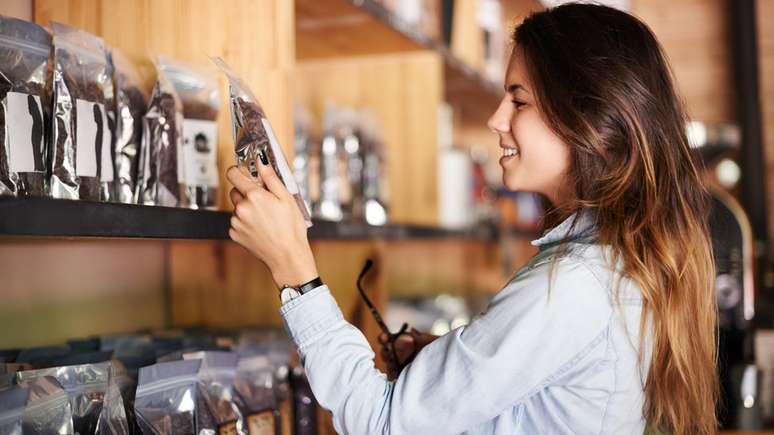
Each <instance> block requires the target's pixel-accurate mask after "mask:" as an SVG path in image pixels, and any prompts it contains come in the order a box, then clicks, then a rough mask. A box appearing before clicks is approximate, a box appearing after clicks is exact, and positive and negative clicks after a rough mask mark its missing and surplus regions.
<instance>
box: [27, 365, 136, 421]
mask: <svg viewBox="0 0 774 435" xmlns="http://www.w3.org/2000/svg"><path fill="white" fill-rule="evenodd" d="M110 372H111V363H110V362H109V361H106V362H102V363H98V364H81V365H72V366H63V367H52V368H47V369H39V370H30V371H24V372H18V373H17V374H16V376H17V380H18V381H19V382H20V383H24V382H26V381H30V380H34V379H38V378H41V377H46V376H50V377H53V378H55V379H56V380H57V381H58V382H59V384H61V385H62V387H63V388H64V390H65V392H66V393H67V397H68V400H69V402H70V409H71V412H72V419H73V428H74V430H75V432H77V433H78V434H80V435H93V434H98V435H127V434H128V433H129V429H128V426H127V423H126V414H125V411H124V405H123V401H122V400H121V396H120V392H119V391H118V389H117V387H116V386H115V383H114V382H111V378H110Z"/></svg>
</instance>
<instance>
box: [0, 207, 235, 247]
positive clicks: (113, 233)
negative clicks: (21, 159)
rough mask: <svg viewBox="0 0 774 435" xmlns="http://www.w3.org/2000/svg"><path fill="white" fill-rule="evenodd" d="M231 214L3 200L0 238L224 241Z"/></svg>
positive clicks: (0, 211) (161, 208)
mask: <svg viewBox="0 0 774 435" xmlns="http://www.w3.org/2000/svg"><path fill="white" fill-rule="evenodd" d="M228 216H229V215H228V213H223V212H216V211H206V210H189V209H182V208H170V207H149V206H141V205H131V204H112V203H101V202H92V201H70V200H65V199H45V198H26V199H14V198H2V199H0V234H2V235H15V236H44V237H45V236H49V237H126V238H150V239H225V238H227V237H228V227H229V221H228Z"/></svg>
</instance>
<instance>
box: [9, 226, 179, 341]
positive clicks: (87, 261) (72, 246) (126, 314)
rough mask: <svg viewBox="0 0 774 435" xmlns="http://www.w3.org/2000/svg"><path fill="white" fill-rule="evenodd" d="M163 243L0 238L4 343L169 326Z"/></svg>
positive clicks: (64, 338)
mask: <svg viewBox="0 0 774 435" xmlns="http://www.w3.org/2000/svg"><path fill="white" fill-rule="evenodd" d="M165 243H166V242H150V241H115V240H114V241H109V242H108V241H101V240H61V239H60V240H51V239H32V238H24V239H8V238H3V239H2V240H0V276H2V278H1V279H0V295H2V302H0V348H6V347H16V346H36V345H46V344H55V343H61V342H63V341H64V340H67V339H70V338H77V337H85V336H90V335H93V334H108V333H115V332H126V331H134V330H138V329H144V328H159V327H162V326H163V325H164V322H165V316H166V313H165V311H164V286H165V283H164V277H165V275H164V268H163V265H164V256H165Z"/></svg>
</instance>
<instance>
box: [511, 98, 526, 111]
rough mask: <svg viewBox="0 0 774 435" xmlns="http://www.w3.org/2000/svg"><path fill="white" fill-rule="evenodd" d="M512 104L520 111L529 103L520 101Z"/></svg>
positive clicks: (514, 101)
mask: <svg viewBox="0 0 774 435" xmlns="http://www.w3.org/2000/svg"><path fill="white" fill-rule="evenodd" d="M511 102H513V105H514V106H516V108H517V109H520V108H522V107H524V106H526V105H527V103H525V102H523V101H519V100H511Z"/></svg>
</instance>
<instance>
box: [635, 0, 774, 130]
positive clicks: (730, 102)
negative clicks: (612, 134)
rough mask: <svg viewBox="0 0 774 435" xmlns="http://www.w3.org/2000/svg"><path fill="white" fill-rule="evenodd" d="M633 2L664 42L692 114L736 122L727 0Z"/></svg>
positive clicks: (714, 119) (645, 0)
mask: <svg viewBox="0 0 774 435" xmlns="http://www.w3.org/2000/svg"><path fill="white" fill-rule="evenodd" d="M759 3H765V2H759ZM631 5H632V11H633V13H634V14H635V15H637V16H638V17H640V18H641V19H642V20H643V21H645V23H647V24H648V26H650V28H651V29H652V30H653V32H654V33H655V34H656V37H657V38H658V40H659V41H660V42H661V45H663V47H664V50H665V51H666V54H667V56H668V58H669V62H670V63H671V65H672V68H673V70H674V74H675V76H676V78H677V87H678V89H679V91H680V92H681V93H682V95H683V97H684V98H685V101H686V105H687V107H688V112H689V115H690V116H691V117H692V118H693V119H696V120H699V121H704V122H730V121H733V120H734V119H735V112H734V93H733V92H734V91H733V89H734V88H733V84H732V74H733V71H732V69H731V57H730V52H729V44H728V41H729V35H728V26H727V23H726V21H727V10H726V9H727V2H726V1H724V0H683V1H679V2H674V1H670V0H632V2H631Z"/></svg>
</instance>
